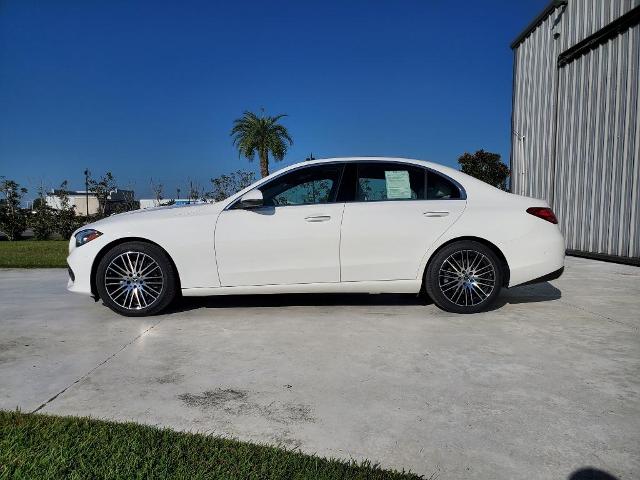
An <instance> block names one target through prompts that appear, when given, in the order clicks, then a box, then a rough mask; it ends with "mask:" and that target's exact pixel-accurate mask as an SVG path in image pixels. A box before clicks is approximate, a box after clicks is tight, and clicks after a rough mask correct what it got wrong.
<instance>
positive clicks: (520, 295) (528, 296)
mask: <svg viewBox="0 0 640 480" xmlns="http://www.w3.org/2000/svg"><path fill="white" fill-rule="evenodd" d="M559 298H562V292H561V291H560V290H559V289H558V288H556V287H554V286H553V285H551V284H550V283H549V282H542V283H534V284H532V285H523V286H520V287H512V288H504V289H502V292H500V296H499V297H498V299H497V300H496V302H495V303H494V304H493V306H492V307H491V308H490V309H489V310H490V311H491V310H497V309H500V308H502V307H504V306H505V305H507V304H512V305H515V304H519V303H538V302H548V301H550V300H558V299H559Z"/></svg>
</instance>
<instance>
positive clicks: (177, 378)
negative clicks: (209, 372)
mask: <svg viewBox="0 0 640 480" xmlns="http://www.w3.org/2000/svg"><path fill="white" fill-rule="evenodd" d="M183 378H184V375H182V374H181V373H168V374H166V375H163V376H161V377H158V378H156V383H159V384H161V385H164V384H165V383H180V382H181V381H182V379H183Z"/></svg>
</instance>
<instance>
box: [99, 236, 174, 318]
mask: <svg viewBox="0 0 640 480" xmlns="http://www.w3.org/2000/svg"><path fill="white" fill-rule="evenodd" d="M95 280H96V287H97V289H98V294H99V295H100V298H101V299H102V301H103V302H104V304H105V305H106V306H108V307H109V308H110V309H111V310H113V311H114V312H117V313H119V314H121V315H126V316H129V317H142V316H146V315H153V314H155V313H158V312H160V311H161V310H163V309H164V308H166V307H167V306H168V305H169V304H170V303H171V301H172V300H173V299H174V298H175V296H176V290H177V287H176V275H175V272H174V271H173V266H172V265H171V261H170V260H169V258H168V257H167V255H166V254H165V253H164V251H163V250H162V249H161V248H159V247H158V246H156V245H153V244H151V243H145V242H126V243H121V244H120V245H116V246H115V247H113V248H112V249H111V250H109V251H108V252H107V254H106V255H105V256H104V257H102V260H101V261H100V263H99V264H98V268H97V269H96V279H95Z"/></svg>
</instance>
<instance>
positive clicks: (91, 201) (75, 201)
mask: <svg viewBox="0 0 640 480" xmlns="http://www.w3.org/2000/svg"><path fill="white" fill-rule="evenodd" d="M66 193H67V195H68V197H69V205H70V206H72V207H74V209H75V212H76V215H79V216H87V214H88V215H95V214H96V213H98V211H99V207H100V205H99V202H98V198H97V197H96V194H95V193H93V192H88V193H87V192H86V191H85V190H73V191H71V190H70V191H67V192H66ZM60 194H61V191H60V190H51V193H49V194H48V195H47V196H46V197H45V201H46V203H47V205H48V206H49V207H51V208H53V209H55V210H61V209H62V204H61V202H60ZM134 198H135V196H134V192H133V190H120V189H115V190H113V191H112V192H111V193H110V194H109V196H108V197H107V205H106V213H107V214H109V213H113V212H114V211H118V210H123V209H127V208H126V207H127V206H130V205H132V204H133V203H135V199H134Z"/></svg>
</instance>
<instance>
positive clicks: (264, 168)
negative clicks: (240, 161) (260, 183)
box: [260, 151, 269, 178]
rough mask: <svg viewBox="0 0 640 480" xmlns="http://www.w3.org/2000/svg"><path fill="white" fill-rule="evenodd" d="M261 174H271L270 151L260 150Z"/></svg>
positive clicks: (263, 175) (264, 175)
mask: <svg viewBox="0 0 640 480" xmlns="http://www.w3.org/2000/svg"><path fill="white" fill-rule="evenodd" d="M260 175H261V176H262V178H264V177H266V176H267V175H269V152H268V151H261V152H260Z"/></svg>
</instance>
